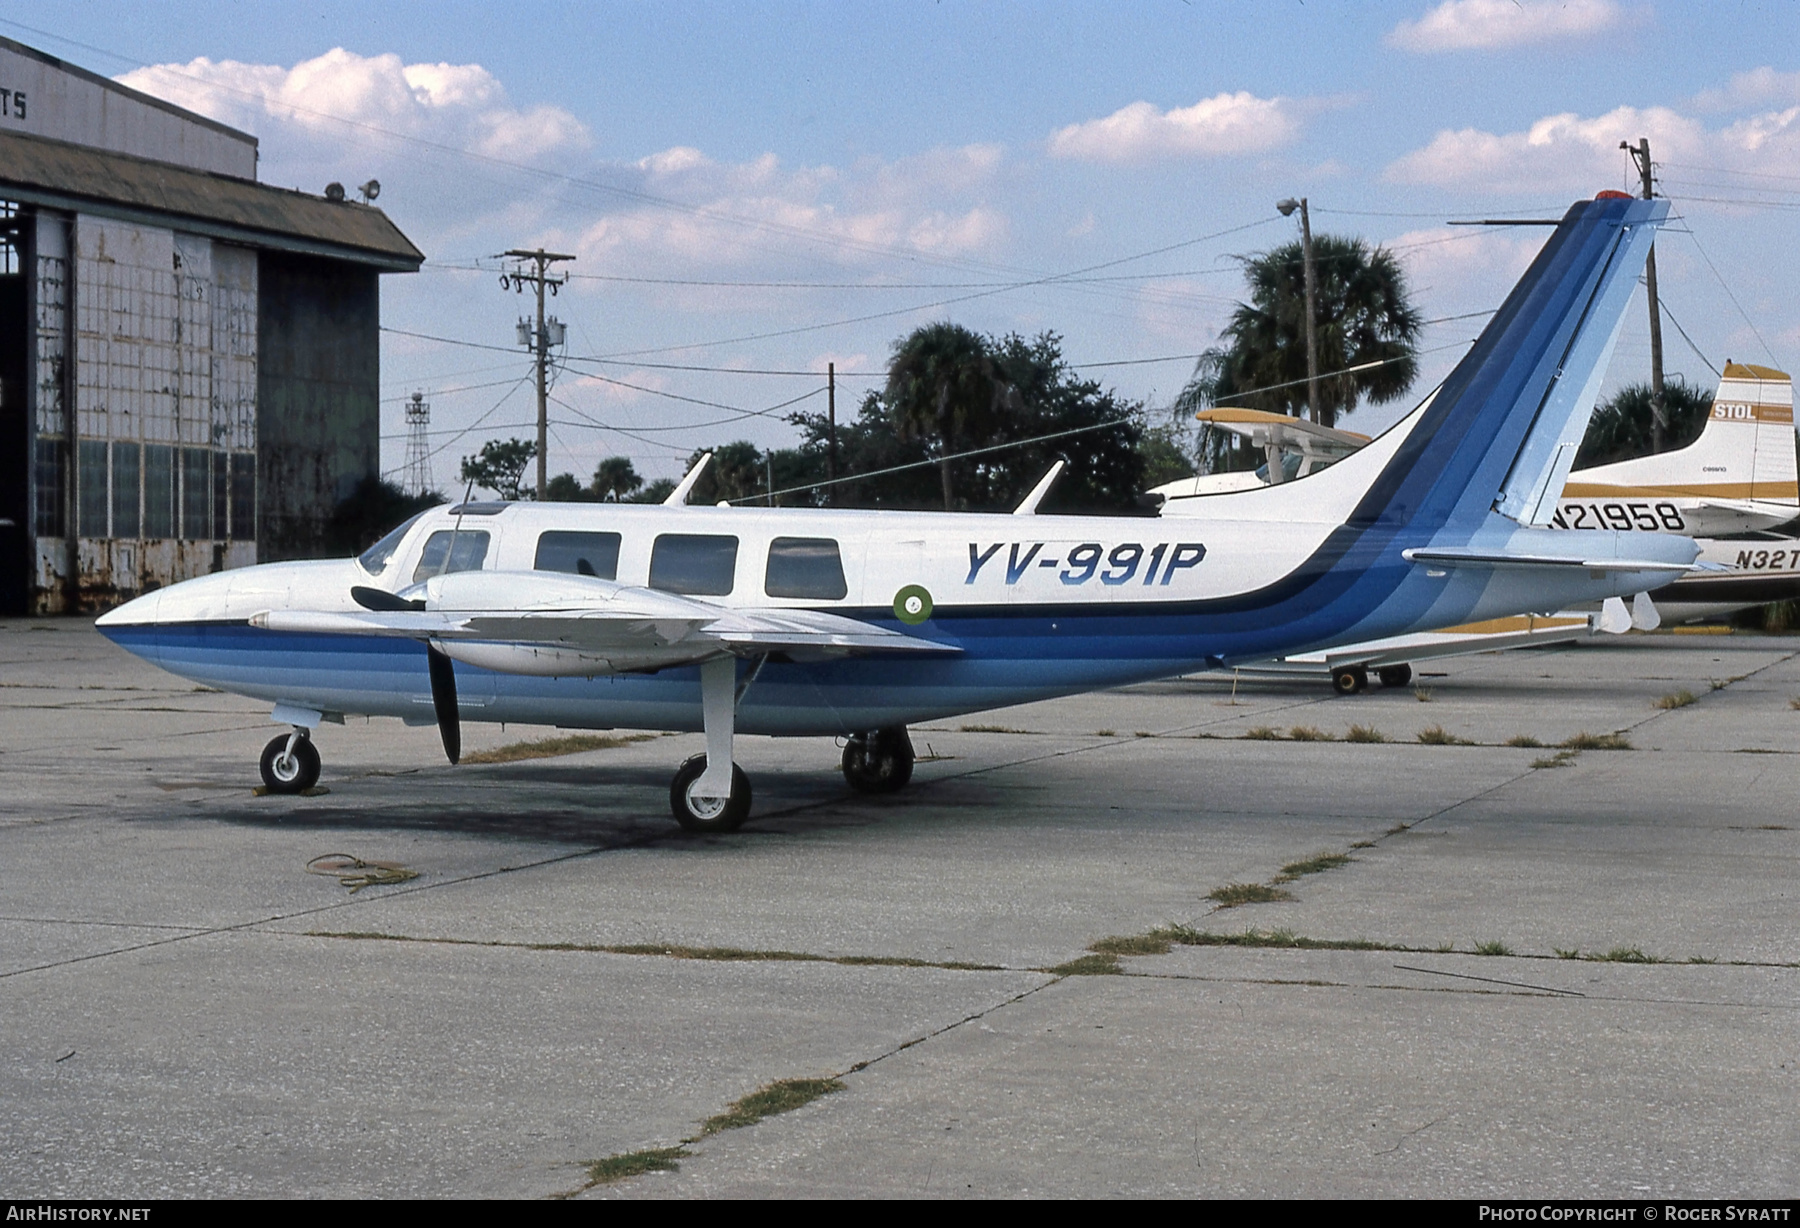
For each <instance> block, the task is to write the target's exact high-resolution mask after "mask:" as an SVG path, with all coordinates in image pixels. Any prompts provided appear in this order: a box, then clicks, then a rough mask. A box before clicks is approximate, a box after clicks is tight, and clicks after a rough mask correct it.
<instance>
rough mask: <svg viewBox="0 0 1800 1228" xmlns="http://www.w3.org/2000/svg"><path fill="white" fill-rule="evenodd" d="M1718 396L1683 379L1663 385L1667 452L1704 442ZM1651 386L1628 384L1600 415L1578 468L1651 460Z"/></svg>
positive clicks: (1596, 415) (1592, 423)
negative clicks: (1666, 420) (1638, 458)
mask: <svg viewBox="0 0 1800 1228" xmlns="http://www.w3.org/2000/svg"><path fill="white" fill-rule="evenodd" d="M1712 402H1713V394H1712V393H1711V392H1709V391H1707V390H1706V389H1704V388H1696V387H1694V386H1693V385H1692V384H1690V383H1688V382H1687V381H1686V380H1684V379H1682V378H1681V377H1680V376H1676V377H1675V378H1674V379H1672V380H1669V381H1667V382H1666V383H1664V384H1663V412H1664V413H1665V414H1666V415H1667V416H1668V426H1667V427H1665V428H1664V429H1663V451H1665V452H1670V451H1673V450H1675V449H1676V448H1685V447H1687V446H1688V445H1689V444H1690V443H1692V442H1694V440H1696V439H1698V438H1700V432H1701V431H1703V430H1705V429H1706V420H1707V418H1708V417H1710V416H1711V415H1712ZM1650 436H1651V416H1650V385H1649V384H1627V385H1625V387H1623V388H1621V389H1619V391H1617V392H1615V393H1614V394H1613V395H1612V396H1611V397H1609V398H1607V399H1606V401H1604V402H1603V403H1602V404H1601V405H1599V406H1598V407H1597V408H1596V409H1595V410H1594V416H1593V418H1592V419H1591V420H1590V421H1589V422H1588V429H1587V434H1586V435H1585V436H1583V437H1582V440H1581V449H1580V451H1578V452H1576V453H1575V468H1577V469H1591V468H1593V467H1594V466H1595V465H1610V464H1611V463H1612V462H1614V461H1622V460H1630V459H1631V458H1632V457H1634V456H1648V455H1650Z"/></svg>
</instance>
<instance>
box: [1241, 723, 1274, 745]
mask: <svg viewBox="0 0 1800 1228" xmlns="http://www.w3.org/2000/svg"><path fill="white" fill-rule="evenodd" d="M1244 736H1245V737H1246V738H1249V739H1250V740H1251V741H1253V742H1279V741H1280V740H1281V731H1280V730H1279V729H1271V728H1270V727H1269V726H1267V725H1256V726H1253V727H1252V728H1251V729H1250V731H1249V732H1248V733H1246V734H1245V735H1244Z"/></svg>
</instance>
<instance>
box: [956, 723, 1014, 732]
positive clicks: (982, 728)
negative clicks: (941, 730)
mask: <svg viewBox="0 0 1800 1228" xmlns="http://www.w3.org/2000/svg"><path fill="white" fill-rule="evenodd" d="M956 728H957V731H958V732H960V733H1030V732H1031V730H1029V729H1014V728H1013V727H1012V726H1010V725H958V726H957V727H956Z"/></svg>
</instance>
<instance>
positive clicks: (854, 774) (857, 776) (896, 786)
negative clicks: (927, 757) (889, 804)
mask: <svg viewBox="0 0 1800 1228" xmlns="http://www.w3.org/2000/svg"><path fill="white" fill-rule="evenodd" d="M913 758H914V756H913V744H912V739H911V738H910V737H908V736H907V733H906V728H905V726H895V727H894V728H891V729H877V730H875V731H874V732H873V733H858V734H853V735H851V738H850V741H849V742H847V743H846V744H845V745H844V779H845V780H847V781H849V782H850V787H851V788H852V789H855V790H856V791H857V792H858V793H898V792H899V791H900V790H901V789H904V788H905V787H906V782H907V781H909V780H911V779H912V773H913Z"/></svg>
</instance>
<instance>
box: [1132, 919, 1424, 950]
mask: <svg viewBox="0 0 1800 1228" xmlns="http://www.w3.org/2000/svg"><path fill="white" fill-rule="evenodd" d="M1168 933H1169V936H1170V940H1171V941H1173V942H1176V943H1179V944H1181V945H1182V946H1186V947H1273V948H1277V949H1280V950H1292V951H1404V950H1407V949H1408V948H1406V947H1396V946H1392V945H1390V944H1388V943H1385V942H1371V941H1370V940H1369V939H1367V938H1307V937H1304V936H1303V935H1300V934H1296V933H1294V931H1293V930H1286V929H1278V930H1244V931H1242V932H1241V933H1237V934H1216V933H1214V932H1212V931H1211V930H1195V929H1189V928H1188V927H1187V926H1185V925H1178V926H1171V927H1170V928H1169V930H1168Z"/></svg>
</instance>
